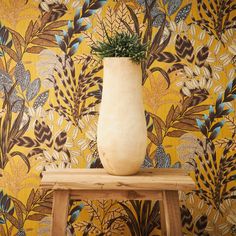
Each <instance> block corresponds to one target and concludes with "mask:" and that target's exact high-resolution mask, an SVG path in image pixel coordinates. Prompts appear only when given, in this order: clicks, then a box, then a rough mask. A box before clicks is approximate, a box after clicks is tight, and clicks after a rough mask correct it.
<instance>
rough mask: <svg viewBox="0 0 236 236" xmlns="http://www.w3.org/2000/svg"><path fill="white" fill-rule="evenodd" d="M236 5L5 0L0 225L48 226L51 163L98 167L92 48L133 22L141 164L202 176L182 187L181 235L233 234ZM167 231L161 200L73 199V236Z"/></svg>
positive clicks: (97, 79)
mask: <svg viewBox="0 0 236 236" xmlns="http://www.w3.org/2000/svg"><path fill="white" fill-rule="evenodd" d="M235 6H236V5H235V2H234V1H233V0H210V1H207V0H194V1H188V0H159V1H155V0H154V1H152V0H137V1H136V0H121V1H115V0H109V1H105V0H82V1H79V0H18V1H13V0H0V189H1V191H0V235H1V236H9V235H18V236H19V235H29V236H34V235H49V230H50V222H51V219H50V212H51V207H52V194H51V192H49V191H41V190H39V189H38V186H39V183H40V179H41V173H42V171H43V170H45V169H47V168H58V167H62V168H76V167H80V168H97V167H101V163H100V160H99V157H98V154H97V148H96V122H97V118H98V113H99V103H100V101H101V95H102V64H101V62H100V61H99V60H98V58H96V57H95V56H94V55H93V54H92V53H91V46H92V45H94V44H95V43H96V41H98V40H106V36H105V29H106V31H107V32H108V34H109V35H110V36H112V35H114V33H115V32H121V31H127V32H128V31H129V32H135V33H137V34H139V36H140V38H141V40H142V42H148V44H149V53H148V56H147V60H146V61H145V62H143V63H142V75H143V94H144V103H145V108H146V120H147V129H148V138H149V141H148V146H147V153H146V158H145V162H144V164H143V167H145V168H148V167H155V168H166V167H172V168H180V167H182V168H184V169H185V170H186V171H187V172H189V173H190V174H191V176H192V177H193V178H194V180H195V182H196V186H197V190H196V191H193V192H189V193H183V192H181V193H180V200H181V205H180V207H181V216H182V225H183V232H184V234H185V235H210V236H218V235H236V203H235V199H236V197H235V196H236V195H235V191H236V185H235V178H236V168H235V166H236V154H235V151H236V139H235V132H236V121H235V114H236V113H235V108H236V103H235V98H236V77H235V62H236V60H235V59H236V58H235V57H236V40H235V38H236V37H235V34H236V33H235V28H236V11H235V9H236V7H235ZM104 28H105V29H104ZM55 35H56V37H55ZM114 105H115V104H114ZM128 110H129V107H128V104H127V112H128ZM126 206H128V209H130V210H131V211H129V210H128V209H127V207H126ZM143 209H148V210H143ZM138 219H141V220H140V221H139V220H138ZM159 234H160V218H159V204H158V202H150V201H145V202H138V201H130V202H116V201H114V200H113V201H96V202H90V201H83V202H71V204H70V216H69V219H68V235H84V236H85V235H135V236H136V235H139V236H146V235H159Z"/></svg>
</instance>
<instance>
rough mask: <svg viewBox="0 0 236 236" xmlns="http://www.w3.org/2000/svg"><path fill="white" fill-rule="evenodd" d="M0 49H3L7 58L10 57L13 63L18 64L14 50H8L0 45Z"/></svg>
mask: <svg viewBox="0 0 236 236" xmlns="http://www.w3.org/2000/svg"><path fill="white" fill-rule="evenodd" d="M0 47H1V48H2V49H3V51H4V52H5V53H7V54H8V55H9V57H11V58H12V59H13V60H14V61H15V62H18V61H19V59H18V56H17V54H16V52H15V51H14V50H12V49H11V48H8V47H6V46H4V45H0Z"/></svg>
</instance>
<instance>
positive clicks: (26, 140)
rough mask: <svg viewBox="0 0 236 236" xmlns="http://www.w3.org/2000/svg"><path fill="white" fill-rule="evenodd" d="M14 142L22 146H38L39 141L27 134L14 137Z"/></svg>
mask: <svg viewBox="0 0 236 236" xmlns="http://www.w3.org/2000/svg"><path fill="white" fill-rule="evenodd" d="M14 142H15V144H16V145H18V146H23V147H38V146H40V145H39V142H38V141H37V140H35V139H32V138H31V137H29V136H23V137H19V138H16V139H14Z"/></svg>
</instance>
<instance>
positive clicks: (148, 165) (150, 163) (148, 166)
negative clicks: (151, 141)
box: [142, 156, 153, 168]
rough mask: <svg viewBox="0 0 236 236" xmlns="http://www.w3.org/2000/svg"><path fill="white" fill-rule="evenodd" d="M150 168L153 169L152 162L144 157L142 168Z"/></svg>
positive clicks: (147, 157)
mask: <svg viewBox="0 0 236 236" xmlns="http://www.w3.org/2000/svg"><path fill="white" fill-rule="evenodd" d="M151 167H153V163H152V160H151V159H150V157H149V156H146V157H145V159H144V162H143V164H142V168H151Z"/></svg>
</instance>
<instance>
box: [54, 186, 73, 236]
mask: <svg viewBox="0 0 236 236" xmlns="http://www.w3.org/2000/svg"><path fill="white" fill-rule="evenodd" d="M68 207H69V191H66V190H55V191H54V194H53V209H52V232H51V236H65V235H66V225H67V217H68Z"/></svg>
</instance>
